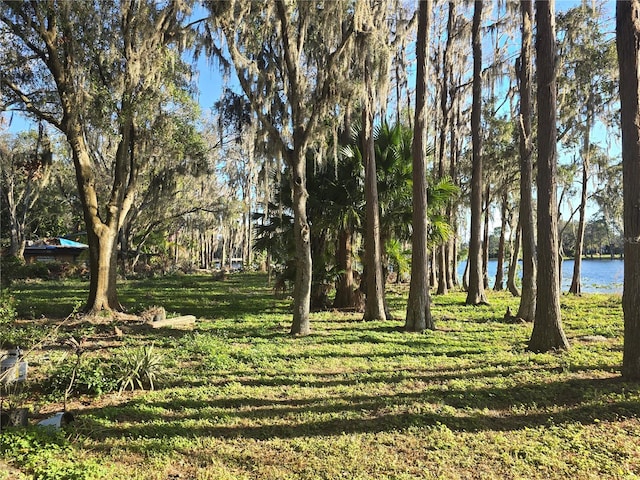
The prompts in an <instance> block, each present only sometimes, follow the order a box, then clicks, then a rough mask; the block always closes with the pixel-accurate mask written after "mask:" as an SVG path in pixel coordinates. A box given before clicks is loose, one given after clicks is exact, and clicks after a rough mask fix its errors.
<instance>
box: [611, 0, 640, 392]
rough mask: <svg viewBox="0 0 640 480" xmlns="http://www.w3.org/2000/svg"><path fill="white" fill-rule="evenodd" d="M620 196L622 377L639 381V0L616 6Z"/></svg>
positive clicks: (624, 2)
mask: <svg viewBox="0 0 640 480" xmlns="http://www.w3.org/2000/svg"><path fill="white" fill-rule="evenodd" d="M616 44H617V47H618V64H619V67H620V107H621V126H622V175H623V181H622V184H623V196H624V290H623V294H622V309H623V311H624V351H623V356H622V376H623V377H624V378H626V379H628V380H640V295H638V292H639V291H640V241H639V240H638V239H640V207H639V205H640V188H638V179H639V178H640V127H639V125H640V82H639V80H638V79H639V78H640V1H638V0H632V1H619V2H617V6H616Z"/></svg>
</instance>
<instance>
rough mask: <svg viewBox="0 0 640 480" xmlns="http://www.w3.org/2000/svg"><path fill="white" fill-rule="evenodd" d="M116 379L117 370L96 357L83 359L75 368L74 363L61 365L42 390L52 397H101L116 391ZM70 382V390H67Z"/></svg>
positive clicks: (117, 383)
mask: <svg viewBox="0 0 640 480" xmlns="http://www.w3.org/2000/svg"><path fill="white" fill-rule="evenodd" d="M65 360H66V359H65ZM74 372H75V373H74ZM118 379H119V370H118V368H117V367H116V365H115V364H114V363H113V362H109V361H107V360H105V359H104V358H98V357H92V358H83V359H82V361H81V362H80V363H79V365H78V366H77V367H76V364H75V362H74V361H69V362H64V363H61V364H60V365H59V366H58V367H57V368H55V369H54V370H53V371H52V372H51V373H50V375H49V379H48V381H46V382H45V383H44V385H43V389H44V391H45V393H48V394H51V395H54V396H64V395H65V394H72V393H75V394H88V395H101V394H103V393H110V392H114V391H116V390H117V388H118V385H119V381H118ZM72 380H73V385H72V388H69V386H70V385H71V384H72ZM67 391H68V393H67Z"/></svg>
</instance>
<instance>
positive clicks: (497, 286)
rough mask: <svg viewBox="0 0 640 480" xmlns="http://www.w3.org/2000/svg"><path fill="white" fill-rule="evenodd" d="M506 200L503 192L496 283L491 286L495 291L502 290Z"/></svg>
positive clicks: (506, 196)
mask: <svg viewBox="0 0 640 480" xmlns="http://www.w3.org/2000/svg"><path fill="white" fill-rule="evenodd" d="M507 200H508V195H507V192H506V191H505V192H504V193H503V194H502V204H501V205H500V217H501V222H500V240H499V241H498V259H497V260H498V265H497V266H496V281H495V283H494V285H493V289H494V290H496V291H501V290H504V252H505V241H506V240H505V238H506V230H507V207H508V205H507Z"/></svg>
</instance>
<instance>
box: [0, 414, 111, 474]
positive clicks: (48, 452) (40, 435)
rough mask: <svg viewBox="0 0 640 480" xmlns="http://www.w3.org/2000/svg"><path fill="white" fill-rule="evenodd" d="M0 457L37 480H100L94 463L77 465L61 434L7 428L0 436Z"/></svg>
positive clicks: (49, 430)
mask: <svg viewBox="0 0 640 480" xmlns="http://www.w3.org/2000/svg"><path fill="white" fill-rule="evenodd" d="M0 456H2V457H5V458H7V459H11V460H12V461H13V462H14V463H15V464H16V466H19V467H20V468H21V469H22V470H24V471H26V472H28V473H30V474H32V475H33V478H37V479H39V480H90V479H93V478H101V477H103V475H104V472H103V471H102V470H103V469H102V468H101V467H100V466H99V465H97V464H96V463H95V462H91V461H82V462H78V461H76V458H75V455H74V452H73V449H72V446H71V444H70V443H69V441H68V440H67V438H66V433H65V432H64V431H63V430H58V429H53V428H42V427H36V426H33V427H29V428H9V429H6V430H4V431H3V432H2V435H0Z"/></svg>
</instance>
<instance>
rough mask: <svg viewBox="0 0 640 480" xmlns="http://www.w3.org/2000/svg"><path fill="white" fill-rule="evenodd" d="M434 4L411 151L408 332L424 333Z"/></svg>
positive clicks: (422, 33) (419, 55)
mask: <svg viewBox="0 0 640 480" xmlns="http://www.w3.org/2000/svg"><path fill="white" fill-rule="evenodd" d="M430 15H431V0H422V1H420V3H419V7H418V37H417V41H416V61H417V64H418V66H417V71H416V111H415V122H414V125H415V130H414V135H413V143H412V145H411V151H412V156H413V217H412V218H413V235H412V240H411V244H412V252H413V253H412V256H411V283H410V285H409V298H408V300H407V315H406V319H405V325H404V329H405V330H406V331H410V332H422V331H424V330H425V329H431V330H433V329H435V325H434V322H433V317H432V316H431V306H430V298H429V263H428V255H429V252H428V249H427V227H428V220H427V162H426V145H425V140H426V133H427V125H426V109H427V62H428V58H429V23H430V21H429V20H430Z"/></svg>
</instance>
